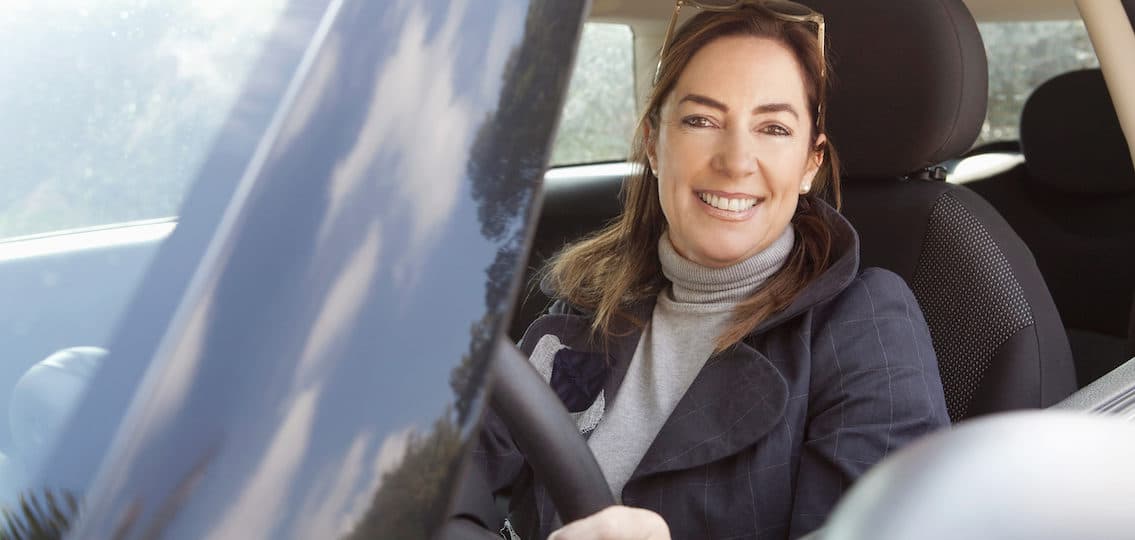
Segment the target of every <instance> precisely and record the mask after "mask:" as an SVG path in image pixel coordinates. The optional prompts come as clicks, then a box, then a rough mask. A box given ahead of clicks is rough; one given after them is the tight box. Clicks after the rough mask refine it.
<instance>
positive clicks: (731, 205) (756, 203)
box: [694, 191, 764, 221]
mask: <svg viewBox="0 0 1135 540" xmlns="http://www.w3.org/2000/svg"><path fill="white" fill-rule="evenodd" d="M694 195H695V196H696V197H697V198H698V200H699V201H700V202H701V204H700V205H699V206H700V207H701V208H702V209H703V210H705V212H706V213H707V214H709V215H710V216H713V217H715V218H717V219H722V220H725V221H745V220H748V219H749V218H751V217H753V215H754V214H756V213H757V210H758V209H759V208H760V206H761V202H763V201H764V199H763V198H758V197H754V196H752V195H748V194H745V193H720V192H715V191H695V192H694Z"/></svg>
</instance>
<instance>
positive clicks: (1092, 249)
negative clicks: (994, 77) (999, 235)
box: [967, 69, 1135, 386]
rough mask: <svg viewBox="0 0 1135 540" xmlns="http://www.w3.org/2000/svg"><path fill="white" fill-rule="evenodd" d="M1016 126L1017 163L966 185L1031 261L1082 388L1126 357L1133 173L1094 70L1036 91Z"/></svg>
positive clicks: (1133, 252) (1134, 225)
mask: <svg viewBox="0 0 1135 540" xmlns="http://www.w3.org/2000/svg"><path fill="white" fill-rule="evenodd" d="M1020 128H1021V129H1020V133H1021V150H1022V152H1023V154H1024V157H1025V163H1024V164H1023V165H1019V166H1017V167H1015V168H1013V169H1011V170H1009V171H1007V172H1005V173H1003V174H999V175H996V176H993V177H991V178H987V179H982V180H979V181H976V182H973V183H970V184H967V186H969V187H971V188H972V189H973V190H974V191H976V192H977V193H978V194H979V195H981V196H982V197H984V198H985V199H986V200H988V201H989V202H990V203H991V204H992V205H993V206H994V207H995V208H997V209H998V210H999V211H1000V212H1001V213H1002V214H1003V215H1004V216H1005V219H1006V220H1007V221H1008V222H1009V223H1010V224H1011V225H1012V226H1013V228H1014V229H1015V230H1016V231H1017V233H1018V234H1020V235H1021V238H1022V239H1024V241H1025V243H1026V244H1028V246H1029V248H1030V249H1031V250H1032V252H1033V253H1034V254H1035V255H1036V260H1037V265H1038V266H1039V267H1040V270H1041V273H1042V274H1044V278H1045V281H1046V282H1047V283H1048V285H1049V288H1050V290H1051V291H1052V296H1053V299H1054V300H1055V302H1056V307H1057V308H1058V309H1059V310H1060V316H1061V319H1062V320H1063V321H1064V326H1065V328H1066V329H1067V332H1068V337H1069V341H1070V343H1071V346H1072V353H1073V358H1074V359H1075V364H1076V372H1077V378H1078V379H1079V384H1080V386H1084V385H1086V384H1088V383H1090V382H1092V381H1094V380H1095V379H1098V378H1099V377H1100V376H1102V375H1104V374H1105V373H1107V372H1108V371H1111V370H1112V369H1113V368H1115V367H1116V366H1118V365H1119V364H1121V363H1123V362H1124V361H1126V360H1127V359H1128V358H1130V353H1129V352H1128V351H1127V343H1126V339H1125V338H1126V335H1127V333H1128V329H1127V325H1126V322H1127V320H1128V314H1129V313H1130V312H1131V308H1132V295H1133V294H1135V169H1133V168H1132V164H1131V154H1130V152H1129V150H1128V148H1127V141H1126V139H1125V138H1124V136H1123V131H1122V130H1121V129H1120V126H1119V120H1118V118H1117V117H1116V115H1115V109H1114V108H1113V107H1112V104H1111V96H1110V95H1109V94H1108V91H1107V86H1106V85H1105V84H1104V79H1103V74H1102V73H1101V72H1100V70H1098V69H1086V70H1080V71H1073V72H1069V73H1064V74H1061V75H1058V76H1056V77H1054V78H1052V79H1050V80H1048V81H1046V82H1045V83H1044V84H1042V85H1040V86H1039V87H1037V88H1036V90H1034V91H1033V93H1032V95H1030V96H1029V99H1028V101H1027V102H1026V103H1025V107H1024V109H1023V110H1022V111H1021V123H1020Z"/></svg>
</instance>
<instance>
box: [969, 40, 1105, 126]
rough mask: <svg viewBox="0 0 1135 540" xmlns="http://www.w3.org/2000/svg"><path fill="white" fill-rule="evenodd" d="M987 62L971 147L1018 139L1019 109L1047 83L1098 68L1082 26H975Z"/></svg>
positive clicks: (1093, 52) (1093, 51)
mask: <svg viewBox="0 0 1135 540" xmlns="http://www.w3.org/2000/svg"><path fill="white" fill-rule="evenodd" d="M978 28H979V29H980V30H981V37H982V39H983V40H984V41H985V51H986V54H987V55H988V57H989V111H988V113H987V114H986V118H985V124H984V125H982V127H981V135H980V136H979V137H978V140H977V142H976V143H974V144H975V146H980V145H982V144H986V143H991V142H997V141H1015V140H1018V138H1019V131H1018V124H1019V123H1020V121H1021V109H1022V108H1024V106H1025V101H1026V100H1027V99H1028V97H1029V95H1030V94H1031V93H1032V91H1033V89H1035V88H1036V87H1037V86H1040V85H1041V83H1043V82H1045V81H1047V80H1048V79H1051V78H1052V77H1054V76H1056V75H1059V74H1061V73H1065V72H1068V71H1074V70H1078V69H1084V68H1096V67H1099V61H1098V60H1097V59H1096V54H1095V50H1094V49H1093V48H1092V43H1091V41H1089V40H1088V32H1087V30H1086V29H1085V28H1084V23H1083V22H1082V21H1041V22H996V23H980V24H978Z"/></svg>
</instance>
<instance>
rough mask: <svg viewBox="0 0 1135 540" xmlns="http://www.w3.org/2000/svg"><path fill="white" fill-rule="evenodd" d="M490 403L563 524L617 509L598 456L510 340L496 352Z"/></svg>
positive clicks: (550, 389) (499, 344)
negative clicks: (609, 508)
mask: <svg viewBox="0 0 1135 540" xmlns="http://www.w3.org/2000/svg"><path fill="white" fill-rule="evenodd" d="M491 375H492V377H493V383H492V384H493V386H492V391H491V394H490V398H489V399H490V403H491V405H492V407H493V410H494V412H496V414H497V416H499V417H500V419H501V421H502V422H504V424H505V425H506V426H507V427H508V429H509V433H510V434H511V435H512V438H513V441H514V442H515V443H516V445H517V447H518V448H519V449H520V451H521V452H522V453H523V454H524V456H525V458H526V459H527V461H528V464H529V465H531V466H532V471H533V473H534V474H535V476H536V477H537V478H539V479H540V481H541V482H543V484H544V485H545V487H546V488H547V490H548V495H549V496H550V497H551V498H552V502H553V504H555V506H556V510H557V511H559V514H560V517H561V518H563V520H564V523H569V522H571V521H575V520H577V519H581V518H584V517H587V516H589V515H591V514H594V513H595V512H598V511H600V510H602V509H604V508H607V507H608V506H613V505H614V504H615V498H614V496H613V495H611V489H610V487H609V486H608V484H607V480H606V478H605V477H604V476H603V471H602V470H601V469H600V468H599V463H598V462H596V461H595V455H594V454H592V453H591V449H590V448H589V447H588V446H587V441H585V440H584V439H583V437H582V436H581V435H580V434H579V428H578V427H576V424H575V422H574V421H573V420H572V419H571V416H570V415H569V414H568V411H567V409H566V408H564V405H563V402H561V401H560V399H559V397H558V396H556V394H555V392H553V391H552V388H551V387H550V386H548V383H547V382H546V381H544V379H543V377H541V376H540V374H539V373H538V372H537V371H536V368H535V367H533V366H532V364H531V363H530V362H529V361H528V359H527V358H525V356H524V354H523V353H521V352H520V350H519V349H517V348H516V345H514V344H513V343H512V342H511V341H509V340H508V339H504V338H500V339H497V344H496V347H495V348H494V350H493V359H492V368H491Z"/></svg>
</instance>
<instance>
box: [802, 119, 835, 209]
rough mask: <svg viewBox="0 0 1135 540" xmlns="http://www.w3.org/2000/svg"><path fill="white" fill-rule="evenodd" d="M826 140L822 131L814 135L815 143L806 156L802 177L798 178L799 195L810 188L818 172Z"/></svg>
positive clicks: (822, 161) (822, 159)
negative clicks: (806, 162) (806, 163)
mask: <svg viewBox="0 0 1135 540" xmlns="http://www.w3.org/2000/svg"><path fill="white" fill-rule="evenodd" d="M827 142H828V137H827V136H826V135H824V134H822V133H821V134H820V136H819V137H816V144H815V145H814V146H813V147H812V151H811V153H810V154H809V156H808V166H807V168H805V169H804V177H803V178H801V179H800V194H801V195H803V194H805V193H808V191H809V190H811V189H812V180H813V179H815V178H816V173H818V172H820V166H821V165H823V164H824V145H826V144H827Z"/></svg>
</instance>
